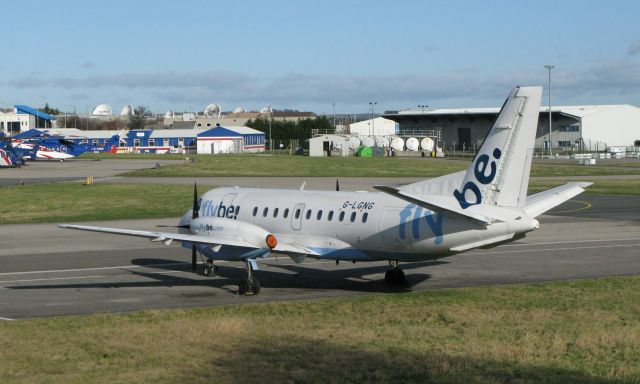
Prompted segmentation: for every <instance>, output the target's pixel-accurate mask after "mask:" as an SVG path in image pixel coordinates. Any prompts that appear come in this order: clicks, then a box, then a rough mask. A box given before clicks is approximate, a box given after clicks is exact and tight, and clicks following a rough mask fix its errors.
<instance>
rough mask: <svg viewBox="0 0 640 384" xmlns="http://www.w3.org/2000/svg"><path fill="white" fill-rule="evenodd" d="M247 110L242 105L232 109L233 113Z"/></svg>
mask: <svg viewBox="0 0 640 384" xmlns="http://www.w3.org/2000/svg"><path fill="white" fill-rule="evenodd" d="M245 112H247V110H246V109H244V107H237V108H236V109H234V110H233V113H245Z"/></svg>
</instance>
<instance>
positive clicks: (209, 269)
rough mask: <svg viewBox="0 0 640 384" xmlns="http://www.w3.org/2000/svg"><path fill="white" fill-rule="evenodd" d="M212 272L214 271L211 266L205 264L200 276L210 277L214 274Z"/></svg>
mask: <svg viewBox="0 0 640 384" xmlns="http://www.w3.org/2000/svg"><path fill="white" fill-rule="evenodd" d="M213 272H214V269H213V268H212V267H211V266H209V265H206V264H205V266H204V268H203V269H202V274H203V275H205V276H211V275H213V274H214V273H213Z"/></svg>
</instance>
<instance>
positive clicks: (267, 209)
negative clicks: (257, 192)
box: [262, 207, 269, 217]
mask: <svg viewBox="0 0 640 384" xmlns="http://www.w3.org/2000/svg"><path fill="white" fill-rule="evenodd" d="M268 213H269V207H264V210H263V211H262V216H263V217H267V214H268Z"/></svg>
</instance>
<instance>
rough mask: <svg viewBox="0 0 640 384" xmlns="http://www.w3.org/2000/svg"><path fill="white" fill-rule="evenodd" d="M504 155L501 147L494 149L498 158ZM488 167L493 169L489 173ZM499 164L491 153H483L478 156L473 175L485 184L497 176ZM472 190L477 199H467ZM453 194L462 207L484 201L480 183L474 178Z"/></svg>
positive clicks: (465, 207)
mask: <svg viewBox="0 0 640 384" xmlns="http://www.w3.org/2000/svg"><path fill="white" fill-rule="evenodd" d="M500 156H502V151H500V149H498V148H495V149H494V150H493V157H494V158H495V159H496V160H498V159H500ZM487 168H490V169H491V171H490V172H489V174H487ZM497 168H498V167H497V165H496V162H495V161H492V160H491V158H490V157H489V155H487V154H482V155H480V156H478V159H477V160H476V163H475V164H474V165H473V176H474V177H475V179H476V180H477V181H478V182H479V183H480V184H483V185H487V184H489V183H491V182H492V181H493V179H495V178H496V172H497ZM468 191H471V192H472V193H473V195H474V196H475V201H472V202H470V201H468V200H467V196H466V195H467V192H468ZM453 196H455V198H456V199H457V200H458V203H459V204H460V207H461V208H462V209H467V208H469V207H470V206H472V205H477V204H480V203H482V192H480V188H479V187H478V185H477V184H476V183H475V182H474V181H473V180H472V181H468V182H467V183H466V184H465V185H464V187H462V191H459V190H457V189H456V190H455V191H453Z"/></svg>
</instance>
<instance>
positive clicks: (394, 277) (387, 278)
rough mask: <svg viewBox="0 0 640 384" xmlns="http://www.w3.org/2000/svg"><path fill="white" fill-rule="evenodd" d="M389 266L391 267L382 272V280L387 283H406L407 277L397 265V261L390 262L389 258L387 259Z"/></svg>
mask: <svg viewBox="0 0 640 384" xmlns="http://www.w3.org/2000/svg"><path fill="white" fill-rule="evenodd" d="M389 266H390V267H392V268H391V269H389V270H387V272H386V273H385V274H384V282H385V283H387V284H389V285H402V284H404V283H406V281H407V279H406V278H405V276H404V271H403V270H402V269H400V268H399V267H398V261H394V262H391V260H389Z"/></svg>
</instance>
